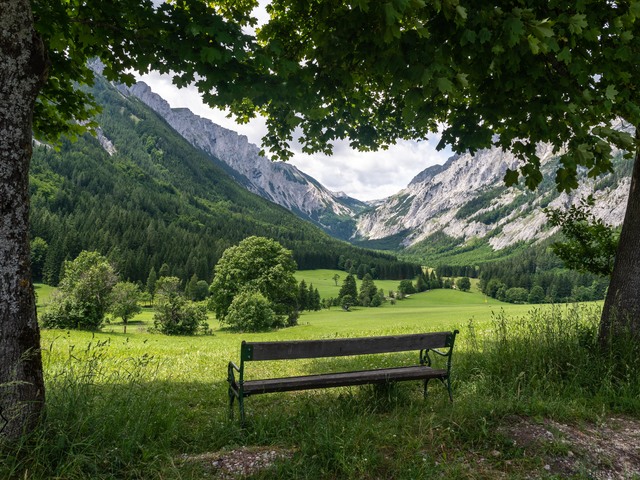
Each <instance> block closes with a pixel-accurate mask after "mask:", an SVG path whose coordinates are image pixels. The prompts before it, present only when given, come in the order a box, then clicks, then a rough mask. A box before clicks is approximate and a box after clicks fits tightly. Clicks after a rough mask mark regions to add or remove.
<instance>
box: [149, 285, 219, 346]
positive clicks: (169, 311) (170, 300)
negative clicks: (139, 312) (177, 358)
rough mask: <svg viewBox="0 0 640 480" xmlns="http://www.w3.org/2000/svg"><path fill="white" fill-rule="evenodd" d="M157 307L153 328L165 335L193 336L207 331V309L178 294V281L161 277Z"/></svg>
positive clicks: (158, 286)
mask: <svg viewBox="0 0 640 480" xmlns="http://www.w3.org/2000/svg"><path fill="white" fill-rule="evenodd" d="M156 285H157V293H156V294H157V297H158V306H157V307H156V314H155V315H154V316H153V324H154V326H155V328H156V329H157V330H158V331H159V332H160V333H164V334H166V335H194V334H196V333H197V332H198V330H202V331H203V332H204V333H207V332H208V331H209V325H208V323H207V308H206V307H205V306H204V305H198V304H196V303H193V302H189V301H187V300H186V299H185V298H184V296H183V295H182V293H181V292H180V288H179V287H180V280H179V279H178V278H176V277H162V278H160V280H158V282H157V284H156Z"/></svg>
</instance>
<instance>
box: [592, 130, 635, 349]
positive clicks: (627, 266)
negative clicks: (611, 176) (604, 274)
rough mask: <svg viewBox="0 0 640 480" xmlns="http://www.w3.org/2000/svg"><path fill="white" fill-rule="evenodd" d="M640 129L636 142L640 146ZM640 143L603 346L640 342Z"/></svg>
mask: <svg viewBox="0 0 640 480" xmlns="http://www.w3.org/2000/svg"><path fill="white" fill-rule="evenodd" d="M639 127H640V126H636V140H638V141H639V142H640V128H639ZM639 239H640V143H639V144H638V147H636V157H635V161H634V166H633V173H632V175H631V186H630V188H629V198H628V200H627V211H626V213H625V216H624V222H623V224H622V231H621V232H620V243H619V244H618V250H617V252H616V259H615V262H614V265H613V272H612V274H611V282H610V283H609V291H608V292H607V298H606V299H605V302H604V308H603V311H602V317H601V319H600V332H599V340H600V344H601V346H603V347H604V346H607V345H608V344H609V343H610V342H612V341H615V335H617V334H620V333H624V332H628V333H630V334H631V335H632V336H634V337H635V338H638V339H640V240H639Z"/></svg>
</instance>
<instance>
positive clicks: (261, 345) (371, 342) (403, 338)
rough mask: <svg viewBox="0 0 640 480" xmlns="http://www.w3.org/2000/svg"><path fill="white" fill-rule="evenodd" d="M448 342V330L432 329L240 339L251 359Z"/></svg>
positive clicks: (410, 347)
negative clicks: (368, 334) (361, 335)
mask: <svg viewBox="0 0 640 480" xmlns="http://www.w3.org/2000/svg"><path fill="white" fill-rule="evenodd" d="M450 343H451V332H435V333H419V334H410V335H394V336H385V337H366V338H336V339H329V340H298V341H282V342H243V348H244V349H246V350H247V351H250V352H251V353H250V354H249V356H247V357H245V358H246V359H247V360H254V361H255V360H287V359H299V358H321V357H339V356H346V355H363V354H376V353H392V352H406V351H409V350H421V349H427V348H428V349H432V348H443V347H448V346H450Z"/></svg>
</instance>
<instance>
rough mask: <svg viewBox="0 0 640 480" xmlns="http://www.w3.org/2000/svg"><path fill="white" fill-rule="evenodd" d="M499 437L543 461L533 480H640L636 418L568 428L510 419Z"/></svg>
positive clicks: (639, 437) (547, 422) (639, 430)
mask: <svg viewBox="0 0 640 480" xmlns="http://www.w3.org/2000/svg"><path fill="white" fill-rule="evenodd" d="M500 433H502V434H503V435H504V436H505V437H506V438H508V439H511V441H513V446H514V447H516V448H522V449H524V454H525V455H527V456H531V457H536V458H541V459H542V460H543V461H544V467H543V468H542V470H541V471H540V472H537V473H536V472H534V473H533V474H532V475H531V478H543V477H547V476H556V477H560V478H572V477H573V478H593V479H603V480H604V479H632V478H640V420H637V419H634V418H628V417H609V418H606V419H604V420H603V421H602V422H600V423H597V424H594V423H582V424H565V423H560V422H557V421H554V420H549V419H545V420H543V421H540V422H536V421H533V420H532V419H528V418H522V417H518V418H513V419H509V421H508V422H507V423H506V425H505V426H504V427H502V428H501V432H500Z"/></svg>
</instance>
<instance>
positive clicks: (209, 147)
mask: <svg viewBox="0 0 640 480" xmlns="http://www.w3.org/2000/svg"><path fill="white" fill-rule="evenodd" d="M120 90H121V91H122V92H123V93H125V94H126V95H130V96H134V97H136V98H138V99H139V100H141V101H142V102H143V103H145V104H146V105H148V106H149V107H151V109H153V110H154V111H155V112H156V113H158V114H159V115H160V116H161V117H163V118H164V119H165V120H166V121H167V123H168V124H169V125H170V126H171V127H173V128H174V129H175V130H176V131H177V132H178V133H179V134H180V135H182V136H183V137H184V138H185V139H186V140H187V141H188V142H189V143H191V144H192V145H193V146H195V147H197V148H199V149H201V150H203V151H204V152H206V153H207V154H209V155H210V156H211V157H212V158H213V159H216V160H218V161H221V162H222V163H223V164H225V165H226V166H227V167H228V168H230V169H231V170H232V173H233V176H234V177H235V178H236V180H238V181H239V182H240V183H241V184H243V185H244V186H245V187H246V188H247V189H249V190H250V191H252V192H254V193H256V194H258V195H260V196H262V197H264V198H266V199H268V200H270V201H272V202H274V203H277V204H279V205H281V206H283V207H285V208H287V209H289V210H291V211H293V212H295V213H297V214H299V215H300V216H302V217H303V218H307V219H309V220H311V221H313V222H314V223H316V224H318V225H320V226H321V227H323V228H324V229H325V230H327V231H328V232H329V233H332V234H334V235H336V236H341V234H340V233H342V235H343V236H344V235H345V232H344V231H343V230H344V228H342V229H340V233H339V232H338V231H336V230H335V229H334V228H333V227H334V222H336V219H337V220H338V221H339V222H351V223H353V218H354V217H355V216H356V214H357V213H358V212H359V211H360V210H362V209H363V208H364V207H365V204H364V203H362V202H360V201H358V200H356V199H353V198H350V197H348V196H346V195H344V194H336V193H333V192H331V191H329V190H327V189H326V188H325V187H323V186H322V185H320V184H319V183H318V182H317V181H315V180H314V179H313V178H311V177H309V176H308V175H306V174H305V173H303V172H301V171H300V170H299V169H298V168H296V167H295V166H293V165H291V164H288V163H284V162H272V161H271V160H269V159H267V158H265V157H263V156H261V155H260V149H259V148H258V147H257V146H256V145H254V144H252V143H249V140H248V138H247V137H246V136H244V135H239V134H238V133H236V132H234V131H232V130H229V129H226V128H224V127H221V126H220V125H217V124H215V123H213V122H212V121H211V120H209V119H206V118H202V117H200V116H198V115H196V114H194V113H193V112H191V110H189V109H187V108H171V106H170V105H169V103H168V102H167V101H166V100H164V99H163V98H162V97H160V95H158V94H156V93H154V92H153V91H152V90H151V88H150V87H149V85H147V84H146V83H144V82H138V83H136V84H135V85H133V86H131V87H126V86H120ZM347 230H348V232H347V234H346V236H347V237H348V236H349V235H350V234H351V232H352V230H351V229H347Z"/></svg>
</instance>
